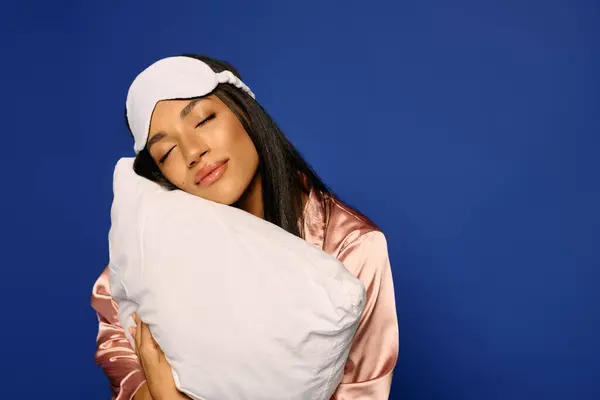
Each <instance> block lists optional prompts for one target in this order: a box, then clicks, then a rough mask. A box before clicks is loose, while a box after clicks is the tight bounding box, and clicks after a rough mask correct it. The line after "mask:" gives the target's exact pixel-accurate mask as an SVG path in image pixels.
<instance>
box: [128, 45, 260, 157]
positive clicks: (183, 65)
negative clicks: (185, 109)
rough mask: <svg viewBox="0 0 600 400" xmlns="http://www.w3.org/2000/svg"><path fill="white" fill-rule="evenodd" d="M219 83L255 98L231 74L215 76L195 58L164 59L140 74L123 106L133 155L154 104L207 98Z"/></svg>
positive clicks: (144, 134)
mask: <svg viewBox="0 0 600 400" xmlns="http://www.w3.org/2000/svg"><path fill="white" fill-rule="evenodd" d="M220 83H229V84H231V85H234V86H236V87H238V88H240V89H242V90H243V91H244V92H246V93H248V94H249V95H250V96H251V97H252V98H254V93H252V91H251V90H250V89H249V88H248V86H246V85H245V84H244V83H243V82H242V81H241V80H240V79H238V78H237V77H236V76H235V75H234V74H233V73H232V72H231V71H222V72H218V73H216V72H214V71H213V70H212V69H211V68H210V67H209V66H208V64H206V63H204V62H203V61H200V60H197V59H195V58H190V57H183V56H178V57H167V58H163V59H162V60H159V61H157V62H155V63H154V64H152V65H150V66H149V67H148V68H146V69H145V70H144V71H142V72H141V73H140V74H139V75H138V76H137V77H136V78H135V80H134V81H133V83H132V84H131V86H130V87H129V92H128V93H127V102H126V107H127V121H128V123H129V128H130V129H131V133H132V134H133V138H134V142H135V143H134V150H135V152H136V154H137V153H139V152H140V151H141V150H142V149H143V148H144V147H145V146H146V142H147V140H148V134H149V130H150V119H151V118H152V112H153V111H154V107H156V103H158V102H159V101H161V100H172V99H191V98H194V97H202V96H206V95H207V94H210V93H211V92H212V91H214V90H215V89H216V87H217V86H218V85H219V84H220Z"/></svg>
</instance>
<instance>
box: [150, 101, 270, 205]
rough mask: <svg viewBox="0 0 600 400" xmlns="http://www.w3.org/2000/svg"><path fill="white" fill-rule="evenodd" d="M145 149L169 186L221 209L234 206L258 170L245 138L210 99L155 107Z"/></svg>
mask: <svg viewBox="0 0 600 400" xmlns="http://www.w3.org/2000/svg"><path fill="white" fill-rule="evenodd" d="M147 148H148V151H149V153H150V155H151V156H152V158H153V159H154V161H155V162H156V165H158V167H159V169H160V170H161V172H162V173H163V175H164V176H165V177H166V178H167V179H168V180H169V181H170V182H171V183H173V184H174V185H176V186H177V187H179V188H180V189H181V190H184V191H186V192H188V193H191V194H194V195H196V196H200V197H203V198H205V199H208V200H212V201H215V202H217V203H221V204H227V205H231V204H233V203H235V202H236V201H238V200H239V199H240V197H241V196H242V195H243V194H244V192H245V191H246V189H247V188H248V187H249V186H250V184H251V183H252V182H253V178H254V176H255V175H256V171H257V168H258V153H257V152H256V148H255V147H254V143H253V142H252V140H251V139H250V136H248V133H247V132H246V130H245V129H244V127H243V126H242V124H241V123H240V121H239V120H238V119H237V117H236V116H235V114H234V113H233V112H232V111H231V110H230V109H229V107H227V105H225V103H223V102H222V101H221V99H219V98H218V97H217V96H215V95H211V96H207V97H205V98H202V99H199V100H164V101H160V102H158V104H157V105H156V107H155V109H154V113H153V114H152V119H151V121H150V134H149V136H148V143H147Z"/></svg>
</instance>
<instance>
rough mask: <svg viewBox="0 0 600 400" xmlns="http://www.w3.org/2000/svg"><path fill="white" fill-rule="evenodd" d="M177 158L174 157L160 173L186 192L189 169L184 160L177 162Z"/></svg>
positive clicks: (162, 167)
mask: <svg viewBox="0 0 600 400" xmlns="http://www.w3.org/2000/svg"><path fill="white" fill-rule="evenodd" d="M175 158H176V157H173V159H172V160H169V162H168V163H167V164H165V165H164V166H161V167H160V171H161V172H162V174H163V175H164V176H165V178H167V179H168V180H169V182H171V183H173V184H174V185H176V186H178V187H179V188H181V189H184V190H185V189H186V185H187V183H186V182H187V179H186V176H187V175H186V174H187V168H185V163H184V162H183V160H176V159H175Z"/></svg>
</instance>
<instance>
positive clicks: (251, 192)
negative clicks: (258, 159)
mask: <svg viewBox="0 0 600 400" xmlns="http://www.w3.org/2000/svg"><path fill="white" fill-rule="evenodd" d="M236 206H237V207H238V208H241V209H242V210H244V211H246V212H249V213H250V214H252V215H254V216H256V217H259V218H264V217H265V209H264V205H263V196H262V179H261V177H260V175H259V174H258V173H257V174H256V175H255V176H254V178H252V182H250V185H249V186H248V188H247V189H246V191H245V192H244V194H243V195H242V197H241V198H240V199H239V200H238V201H237V202H236Z"/></svg>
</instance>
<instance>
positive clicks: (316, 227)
mask: <svg viewBox="0 0 600 400" xmlns="http://www.w3.org/2000/svg"><path fill="white" fill-rule="evenodd" d="M304 217H305V222H304V235H305V239H306V241H308V242H309V243H312V244H314V245H315V246H317V247H319V248H321V249H323V250H324V251H326V252H327V253H329V254H331V255H332V256H334V257H336V258H337V259H338V260H340V261H341V262H342V263H343V264H344V265H345V267H346V268H347V269H348V270H349V271H350V272H351V273H352V274H353V275H354V276H356V277H357V278H358V279H360V281H361V282H362V283H363V284H364V285H365V288H366V293H367V304H366V308H365V311H364V314H363V316H362V319H361V322H360V324H359V327H358V331H357V333H356V336H355V337H354V342H353V344H352V348H351V350H350V355H349V358H348V361H347V362H346V367H345V371H344V377H343V380H342V383H341V384H340V386H339V387H338V389H337V390H336V392H335V394H334V396H333V399H335V400H359V399H360V400H367V399H368V400H384V399H388V397H389V392H390V385H391V382H392V372H393V369H394V366H395V365H396V360H397V357H398V320H397V316H396V304H395V299H394V286H393V282H392V272H391V269H390V262H389V257H388V251H387V244H386V240H385V237H384V235H383V234H382V233H381V232H380V231H379V230H378V229H377V227H376V226H375V225H374V224H373V223H372V222H370V221H369V220H368V219H366V218H365V217H363V216H361V215H360V214H359V213H357V212H356V211H354V210H352V209H350V208H349V207H347V206H345V205H344V204H342V203H341V202H339V201H338V200H336V199H334V198H332V197H330V196H328V195H321V194H318V193H317V192H315V191H313V192H311V194H310V197H309V200H308V202H307V204H306V208H305V213H304ZM91 302H92V307H93V308H94V309H95V310H96V312H97V313H98V320H99V329H98V339H97V343H98V346H97V351H96V362H97V364H98V365H100V367H102V368H103V369H104V372H105V373H106V375H107V376H108V378H109V381H110V386H111V389H112V392H113V394H114V396H113V400H130V399H132V398H133V395H134V394H135V392H136V391H137V389H138V388H139V387H140V386H141V385H142V384H143V383H144V373H143V371H142V370H141V368H140V365H139V363H138V358H137V356H136V354H135V352H134V351H133V349H132V347H131V346H130V344H129V342H128V341H127V339H126V338H125V334H124V331H123V328H122V327H121V326H120V325H119V322H118V321H117V305H116V303H115V302H114V301H113V300H112V298H111V292H110V287H109V280H108V268H107V269H105V270H104V272H102V274H101V275H100V277H99V278H98V280H97V281H96V283H95V285H94V288H93V293H92V298H91Z"/></svg>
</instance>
